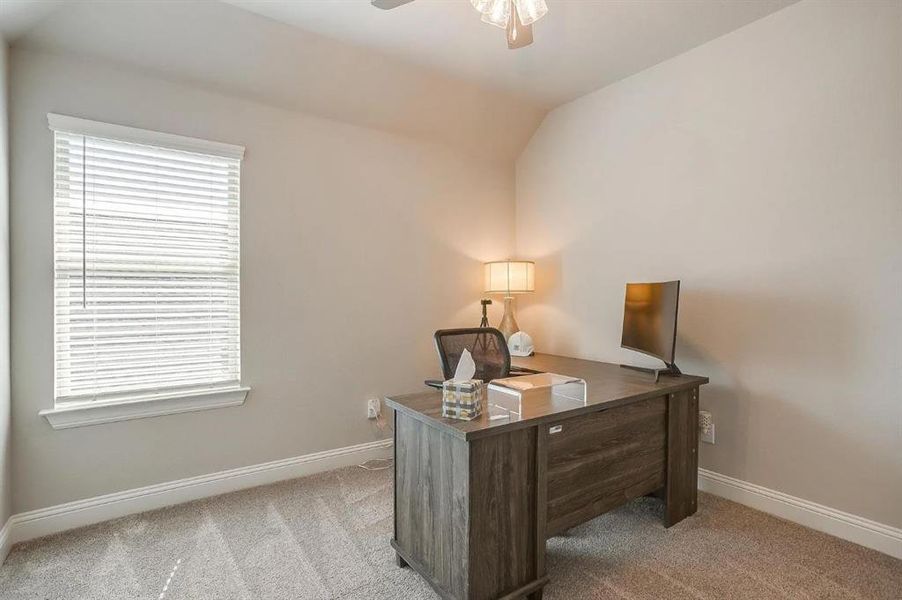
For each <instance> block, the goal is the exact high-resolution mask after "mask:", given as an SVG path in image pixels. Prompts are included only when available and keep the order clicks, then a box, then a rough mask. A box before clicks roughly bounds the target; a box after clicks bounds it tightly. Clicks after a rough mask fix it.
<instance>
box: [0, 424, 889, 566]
mask: <svg viewBox="0 0 902 600" xmlns="http://www.w3.org/2000/svg"><path fill="white" fill-rule="evenodd" d="M391 444H392V441H391V440H390V439H389V440H380V441H377V442H370V443H366V444H359V445H356V446H348V447H345V448H337V449H335V450H326V451H324V452H316V453H314V454H307V455H304V456H297V457H294V458H286V459H283V460H276V461H273V462H268V463H263V464H259V465H251V466H249V467H240V468H237V469H230V470H228V471H220V472H218V473H211V474H209V475H201V476H198V477H189V478H187V479H179V480H177V481H170V482H167V483H161V484H157V485H150V486H146V487H142V488H137V489H133V490H127V491H124V492H116V493H113V494H107V495H105V496H98V497H96V498H88V499H86V500H78V501H75V502H68V503H66V504H60V505H57V506H51V507H48V508H41V509H38V510H33V511H29V512H26V513H19V514H16V515H13V516H11V517H10V518H9V520H8V521H7V522H6V523H5V524H4V525H3V527H2V529H0V564H2V563H3V561H4V560H5V558H6V556H7V554H8V553H9V550H10V548H11V547H12V545H13V544H16V543H18V542H24V541H27V540H31V539H35V538H38V537H41V536H44V535H49V534H52V533H59V532H61V531H66V530H68V529H73V528H76V527H83V526H85V525H92V524H94V523H100V522H102V521H108V520H110V519H116V518H118V517H124V516H126V515H131V514H135V513H140V512H144V511H147V510H154V509H157V508H163V507H166V506H172V505H174V504H181V503H183V502H190V501H192V500H199V499H201V498H208V497H210V496H217V495H219V494H225V493H228V492H234V491H238V490H242V489H246V488H250V487H256V486H258V485H266V484H269V483H275V482H278V481H284V480H287V479H295V478H297V477H303V476H305V475H312V474H314V473H320V472H323V471H328V470H331V469H337V468H340V467H347V466H351V465H354V464H359V463H361V462H364V461H366V460H370V459H373V458H383V457H385V456H386V455H387V450H388V449H389V448H391ZM698 483H699V485H698V487H699V489H700V490H702V491H704V492H708V493H711V494H714V495H716V496H721V497H723V498H726V499H728V500H732V501H734V502H738V503H740V504H744V505H746V506H750V507H751V508H754V509H757V510H760V511H763V512H766V513H769V514H772V515H775V516H777V517H780V518H783V519H786V520H788V521H793V522H795V523H799V524H800V525H804V526H806V527H810V528H812V529H817V530H819V531H823V532H824V533H828V534H830V535H833V536H836V537H838V538H842V539H845V540H849V541H851V542H854V543H856V544H860V545H862V546H866V547H868V548H873V549H874V550H878V551H880V552H883V553H885V554H888V555H890V556H893V557H895V558H899V559H902V529H899V528H895V527H890V526H888V525H883V524H882V523H877V522H876V521H871V520H869V519H864V518H862V517H858V516H856V515H852V514H849V513H845V512H842V511H839V510H836V509H833V508H830V507H827V506H823V505H821V504H816V503H814V502H809V501H808V500H803V499H801V498H796V497H794V496H790V495H788V494H784V493H782V492H777V491H774V490H771V489H768V488H765V487H762V486H759V485H755V484H752V483H748V482H746V481H742V480H740V479H735V478H733V477H727V476H726V475H721V474H720V473H715V472H714V471H709V470H707V469H699V471H698Z"/></svg>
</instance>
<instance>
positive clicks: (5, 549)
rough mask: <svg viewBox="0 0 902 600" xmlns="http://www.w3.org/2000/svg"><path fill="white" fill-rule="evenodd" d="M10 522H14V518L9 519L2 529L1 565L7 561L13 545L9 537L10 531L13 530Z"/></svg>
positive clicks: (0, 531) (0, 532)
mask: <svg viewBox="0 0 902 600" xmlns="http://www.w3.org/2000/svg"><path fill="white" fill-rule="evenodd" d="M10 521H12V518H10V519H7V520H6V523H4V524H3V527H2V528H0V565H2V564H3V561H4V560H6V557H7V556H8V555H9V549H10V548H11V547H12V545H13V543H12V539H11V537H10V535H9V530H10V529H11V525H10Z"/></svg>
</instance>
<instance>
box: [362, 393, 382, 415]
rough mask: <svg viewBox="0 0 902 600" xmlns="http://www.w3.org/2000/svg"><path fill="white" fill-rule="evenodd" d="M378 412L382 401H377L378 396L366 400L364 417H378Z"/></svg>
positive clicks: (379, 412) (380, 412) (380, 411)
mask: <svg viewBox="0 0 902 600" xmlns="http://www.w3.org/2000/svg"><path fill="white" fill-rule="evenodd" d="M380 414H382V403H381V402H379V398H370V399H369V400H367V401H366V418H367V419H378V418H379V415H380Z"/></svg>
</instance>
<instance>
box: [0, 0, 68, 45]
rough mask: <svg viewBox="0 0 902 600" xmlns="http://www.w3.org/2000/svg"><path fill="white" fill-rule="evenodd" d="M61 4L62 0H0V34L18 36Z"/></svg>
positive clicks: (7, 37)
mask: <svg viewBox="0 0 902 600" xmlns="http://www.w3.org/2000/svg"><path fill="white" fill-rule="evenodd" d="M62 4H63V0H0V36H2V37H3V39H4V40H12V39H15V38H17V37H19V36H20V35H22V34H23V33H25V32H26V31H28V30H29V29H31V28H32V27H33V26H34V25H35V23H37V22H39V21H40V20H41V19H43V18H44V17H46V16H47V15H49V14H50V13H52V12H53V11H55V10H56V9H58V8H59V7H60V6H62Z"/></svg>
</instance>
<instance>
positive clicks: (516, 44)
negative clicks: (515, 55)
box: [507, 9, 532, 50]
mask: <svg viewBox="0 0 902 600" xmlns="http://www.w3.org/2000/svg"><path fill="white" fill-rule="evenodd" d="M531 43H532V24H529V25H524V24H523V23H521V22H520V16H519V15H518V14H517V11H516V9H514V10H512V11H511V16H510V21H508V23H507V47H508V48H509V49H511V50H516V49H517V48H524V47H526V46H528V45H530V44H531Z"/></svg>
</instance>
